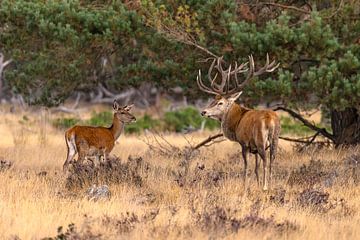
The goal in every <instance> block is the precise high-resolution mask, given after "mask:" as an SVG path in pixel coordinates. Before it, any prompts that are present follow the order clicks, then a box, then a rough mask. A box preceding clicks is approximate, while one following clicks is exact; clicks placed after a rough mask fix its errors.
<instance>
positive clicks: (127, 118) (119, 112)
mask: <svg viewBox="0 0 360 240" xmlns="http://www.w3.org/2000/svg"><path fill="white" fill-rule="evenodd" d="M132 107H133V104H131V105H125V106H119V104H118V103H117V101H116V100H114V104H113V109H114V116H115V117H116V118H117V119H118V120H119V121H121V122H123V123H131V122H135V121H136V118H135V116H134V115H132V114H131V113H130V110H131V108H132Z"/></svg>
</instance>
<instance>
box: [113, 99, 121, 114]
mask: <svg viewBox="0 0 360 240" xmlns="http://www.w3.org/2000/svg"><path fill="white" fill-rule="evenodd" d="M113 108H114V110H115V111H118V110H119V109H120V106H119V104H118V103H117V101H116V100H114V103H113Z"/></svg>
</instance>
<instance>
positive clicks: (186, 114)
mask: <svg viewBox="0 0 360 240" xmlns="http://www.w3.org/2000/svg"><path fill="white" fill-rule="evenodd" d="M203 121H205V126H204V127H205V128H208V129H210V130H212V129H214V128H216V127H218V126H219V123H218V122H217V121H215V120H212V119H205V118H203V117H202V116H201V115H200V113H199V111H198V110H197V109H196V108H193V107H187V108H183V109H180V110H177V111H172V112H166V113H165V115H164V123H165V129H166V130H169V131H176V132H181V131H182V130H184V129H186V128H188V127H193V128H200V127H201V123H202V122H203Z"/></svg>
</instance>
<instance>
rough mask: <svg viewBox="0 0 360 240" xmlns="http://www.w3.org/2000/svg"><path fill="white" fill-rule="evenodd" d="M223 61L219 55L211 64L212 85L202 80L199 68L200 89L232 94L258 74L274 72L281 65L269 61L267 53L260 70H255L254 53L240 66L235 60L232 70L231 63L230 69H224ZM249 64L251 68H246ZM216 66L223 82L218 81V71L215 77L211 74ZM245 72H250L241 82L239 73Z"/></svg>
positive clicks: (209, 72)
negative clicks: (231, 79)
mask: <svg viewBox="0 0 360 240" xmlns="http://www.w3.org/2000/svg"><path fill="white" fill-rule="evenodd" d="M216 62H217V65H216V67H215V63H216ZM222 62H223V57H219V58H213V61H212V63H211V65H210V68H209V71H208V78H209V81H210V87H207V86H206V85H205V84H204V83H203V82H202V80H201V71H200V70H199V74H198V76H197V78H196V81H197V84H198V86H199V88H200V90H202V91H204V92H207V93H210V94H220V95H228V94H232V93H235V92H238V91H241V90H242V89H243V88H244V87H245V85H246V84H248V82H249V81H250V80H251V79H253V78H254V77H256V76H259V75H261V74H263V73H265V72H273V71H274V70H275V69H276V68H278V67H279V65H280V63H278V64H277V65H275V64H276V62H275V61H272V62H271V63H269V54H266V63H265V65H264V66H263V67H262V68H260V69H259V70H258V71H254V70H255V63H254V58H253V56H252V55H250V56H249V62H246V63H242V64H240V66H238V63H237V62H235V68H234V70H231V69H232V67H231V64H230V66H229V68H228V69H226V70H224V69H223V66H222ZM248 64H249V68H245V67H247V65H248ZM214 67H215V68H216V69H217V71H218V72H219V73H220V75H221V82H220V83H217V82H216V81H217V76H218V73H216V74H215V77H214V78H213V77H212V76H211V72H212V71H213V68H214ZM244 72H248V74H247V76H246V78H245V80H244V81H243V82H240V81H239V79H238V74H239V73H244ZM231 76H234V77H235V79H234V84H233V85H234V87H233V88H232V89H230V78H231Z"/></svg>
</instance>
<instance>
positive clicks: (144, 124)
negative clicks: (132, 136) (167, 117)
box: [125, 114, 161, 133]
mask: <svg viewBox="0 0 360 240" xmlns="http://www.w3.org/2000/svg"><path fill="white" fill-rule="evenodd" d="M160 125H161V122H160V120H157V119H153V118H152V117H151V116H149V115H147V114H145V115H144V116H143V117H141V118H138V119H137V121H136V122H135V123H131V124H129V125H127V126H126V127H125V131H126V132H127V133H141V132H142V131H143V130H145V129H157V128H159V127H160Z"/></svg>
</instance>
